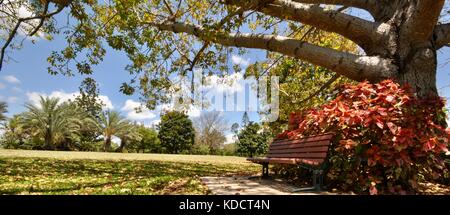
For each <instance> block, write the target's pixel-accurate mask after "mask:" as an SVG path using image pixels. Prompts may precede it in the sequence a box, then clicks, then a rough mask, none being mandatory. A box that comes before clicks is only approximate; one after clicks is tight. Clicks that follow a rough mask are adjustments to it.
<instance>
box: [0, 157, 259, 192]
mask: <svg viewBox="0 0 450 215" xmlns="http://www.w3.org/2000/svg"><path fill="white" fill-rule="evenodd" d="M258 170H259V169H258ZM255 171H257V169H254V168H249V167H248V166H243V165H230V164H217V165H216V164H214V165H213V164H201V163H181V162H180V163H178V162H158V161H105V160H57V159H40V158H39V159H38V158H0V194H23V193H25V194H28V193H30V194H33V193H36V194H160V193H161V190H164V188H165V187H167V186H168V185H169V183H170V182H172V181H176V180H179V179H182V178H187V179H188V180H189V181H195V180H197V178H198V177H201V176H223V175H233V174H252V173H254V172H255ZM193 184H194V185H189V186H187V185H186V186H185V187H181V188H180V189H183V191H185V192H186V193H188V194H191V193H194V194H204V193H205V192H206V191H205V190H204V189H203V188H202V186H201V184H200V183H193ZM166 190H167V189H166ZM174 192H176V190H175V191H174ZM164 193H166V192H164Z"/></svg>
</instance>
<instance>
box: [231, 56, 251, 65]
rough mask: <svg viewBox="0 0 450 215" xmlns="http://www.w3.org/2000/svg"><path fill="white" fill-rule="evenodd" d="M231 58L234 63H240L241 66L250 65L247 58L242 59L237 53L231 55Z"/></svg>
mask: <svg viewBox="0 0 450 215" xmlns="http://www.w3.org/2000/svg"><path fill="white" fill-rule="evenodd" d="M231 60H232V61H233V63H234V64H237V65H241V66H242V67H247V66H248V65H250V60H249V59H244V58H242V57H241V56H238V55H232V56H231Z"/></svg>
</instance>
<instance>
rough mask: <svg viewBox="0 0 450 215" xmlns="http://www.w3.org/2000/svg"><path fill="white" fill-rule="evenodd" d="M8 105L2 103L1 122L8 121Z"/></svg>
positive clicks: (0, 109)
mask: <svg viewBox="0 0 450 215" xmlns="http://www.w3.org/2000/svg"><path fill="white" fill-rule="evenodd" d="M7 108H8V105H7V104H6V103H5V102H0V121H3V120H5V119H6V116H5V115H4V114H5V113H6V112H7Z"/></svg>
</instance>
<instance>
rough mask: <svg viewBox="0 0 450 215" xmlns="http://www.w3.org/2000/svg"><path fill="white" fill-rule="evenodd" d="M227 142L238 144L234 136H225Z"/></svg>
mask: <svg viewBox="0 0 450 215" xmlns="http://www.w3.org/2000/svg"><path fill="white" fill-rule="evenodd" d="M225 138H226V141H225V144H231V143H234V142H236V137H235V136H234V134H227V135H225Z"/></svg>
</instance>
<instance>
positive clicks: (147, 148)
mask: <svg viewBox="0 0 450 215" xmlns="http://www.w3.org/2000/svg"><path fill="white" fill-rule="evenodd" d="M136 129H137V132H138V133H139V135H140V137H141V139H140V140H139V141H136V140H134V141H132V142H130V146H129V148H132V149H133V150H135V151H136V152H143V153H146V152H149V153H161V152H163V148H162V146H161V142H160V141H159V139H158V132H156V131H155V129H153V128H146V127H145V126H143V125H140V126H137V128H136Z"/></svg>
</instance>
